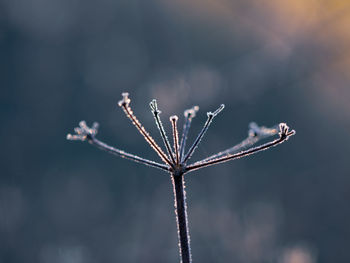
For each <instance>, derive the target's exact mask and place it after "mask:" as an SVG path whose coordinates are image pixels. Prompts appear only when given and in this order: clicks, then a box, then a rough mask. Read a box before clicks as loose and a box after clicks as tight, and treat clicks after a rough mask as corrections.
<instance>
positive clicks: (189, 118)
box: [179, 106, 199, 162]
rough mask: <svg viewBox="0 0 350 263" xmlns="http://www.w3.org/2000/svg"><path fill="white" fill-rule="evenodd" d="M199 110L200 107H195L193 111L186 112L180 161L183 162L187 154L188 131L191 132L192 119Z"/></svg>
mask: <svg viewBox="0 0 350 263" xmlns="http://www.w3.org/2000/svg"><path fill="white" fill-rule="evenodd" d="M198 110H199V107H198V106H194V107H193V108H192V109H188V110H185V112H184V115H185V124H184V127H183V130H182V136H181V143H180V150H179V152H180V161H181V162H182V159H183V157H184V154H185V146H186V141H187V137H188V131H189V130H190V127H191V123H192V119H193V118H194V117H195V116H196V113H197V111H198Z"/></svg>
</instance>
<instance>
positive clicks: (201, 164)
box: [185, 130, 295, 172]
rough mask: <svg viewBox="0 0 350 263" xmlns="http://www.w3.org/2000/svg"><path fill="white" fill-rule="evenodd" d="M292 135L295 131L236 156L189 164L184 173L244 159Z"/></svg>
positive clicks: (230, 155) (231, 155)
mask: <svg viewBox="0 0 350 263" xmlns="http://www.w3.org/2000/svg"><path fill="white" fill-rule="evenodd" d="M294 134H295V131H294V130H292V131H291V132H289V133H287V134H283V136H281V137H280V138H278V139H276V140H274V141H271V142H268V143H265V144H262V145H260V146H257V147H253V148H250V149H248V150H245V151H241V152H239V153H236V154H228V155H226V156H223V157H219V158H217V159H212V160H209V161H206V162H203V161H199V162H196V163H194V164H191V165H189V166H187V167H186V169H185V171H186V172H189V171H193V170H197V169H200V168H204V167H207V166H210V165H214V164H219V163H224V162H227V161H230V160H234V159H238V158H242V157H245V156H248V155H251V154H254V153H257V152H260V151H263V150H266V149H268V148H271V147H273V146H276V145H278V144H280V143H282V142H284V141H286V140H287V139H288V138H289V136H292V135H294Z"/></svg>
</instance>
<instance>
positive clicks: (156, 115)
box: [149, 100, 175, 163]
mask: <svg viewBox="0 0 350 263" xmlns="http://www.w3.org/2000/svg"><path fill="white" fill-rule="evenodd" d="M149 105H150V107H151V110H152V114H153V117H154V119H155V121H156V124H157V127H158V130H159V132H160V135H161V136H162V139H163V142H164V145H165V148H166V149H167V151H168V155H169V158H171V161H172V162H173V163H175V159H174V156H173V152H172V151H171V147H170V143H169V140H168V137H167V136H166V133H165V130H164V127H163V124H162V121H161V120H160V116H159V114H160V113H161V111H160V110H158V105H157V101H156V100H152V101H151V103H150V104H149Z"/></svg>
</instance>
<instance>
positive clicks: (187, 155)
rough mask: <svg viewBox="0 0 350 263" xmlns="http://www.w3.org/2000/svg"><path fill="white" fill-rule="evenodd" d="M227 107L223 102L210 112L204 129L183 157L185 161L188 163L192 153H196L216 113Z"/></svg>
mask: <svg viewBox="0 0 350 263" xmlns="http://www.w3.org/2000/svg"><path fill="white" fill-rule="evenodd" d="M224 108H225V105H224V104H221V106H220V107H219V108H218V109H217V110H216V111H214V112H208V113H207V116H208V119H207V121H206V122H205V124H204V126H203V128H202V130H201V131H200V133H199V134H198V136H197V138H196V140H195V141H194V143H193V144H192V146H191V148H190V149H189V150H188V152H187V154H186V156H185V157H184V159H183V161H182V162H183V163H186V162H187V161H188V160H189V159H190V158H191V156H192V154H193V153H194V151H195V150H196V148H197V147H198V144H199V143H200V141H201V140H202V138H203V136H204V134H205V133H206V131H207V130H208V128H209V126H210V124H211V122H212V121H213V119H214V118H215V116H216V115H218V114H219V113H220V112H221V111H222V110H223V109H224Z"/></svg>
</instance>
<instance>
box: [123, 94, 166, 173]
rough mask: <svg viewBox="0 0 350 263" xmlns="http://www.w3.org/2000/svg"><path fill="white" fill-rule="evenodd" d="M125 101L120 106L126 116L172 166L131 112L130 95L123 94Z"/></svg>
mask: <svg viewBox="0 0 350 263" xmlns="http://www.w3.org/2000/svg"><path fill="white" fill-rule="evenodd" d="M122 96H123V99H122V100H121V101H119V103H118V105H119V106H120V107H121V108H122V109H123V110H124V112H125V114H126V116H127V117H128V118H129V119H130V120H131V122H132V123H133V124H134V126H135V127H136V128H137V129H138V131H139V132H140V133H141V134H142V135H143V137H144V138H145V140H146V141H147V142H148V144H149V145H150V146H151V147H152V148H153V149H154V150H155V151H156V153H157V154H158V155H159V157H160V158H161V159H162V160H163V161H164V162H165V163H167V164H168V165H169V166H172V163H171V162H170V160H169V159H168V157H167V156H166V154H165V153H164V152H163V150H162V149H161V148H160V147H159V146H158V144H157V143H156V142H155V141H154V139H153V138H152V137H151V135H149V133H148V132H147V131H146V129H145V128H144V127H143V126H142V125H141V123H140V122H139V120H138V119H137V118H136V116H135V115H134V113H133V111H132V110H131V108H130V106H129V104H130V99H129V97H128V96H129V93H126V92H125V93H123V94H122Z"/></svg>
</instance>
